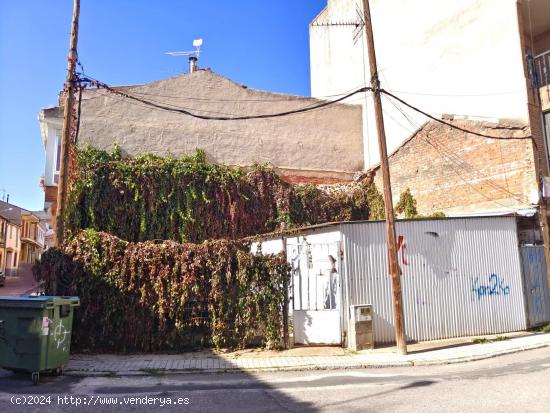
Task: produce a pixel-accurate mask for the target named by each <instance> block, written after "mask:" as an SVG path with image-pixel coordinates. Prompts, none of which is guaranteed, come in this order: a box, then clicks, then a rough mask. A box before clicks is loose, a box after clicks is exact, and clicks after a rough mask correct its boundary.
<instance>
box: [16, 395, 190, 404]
mask: <svg viewBox="0 0 550 413" xmlns="http://www.w3.org/2000/svg"><path fill="white" fill-rule="evenodd" d="M10 401H11V403H12V404H14V405H28V406H32V405H34V406H44V405H58V406H109V405H127V406H159V407H164V406H184V405H188V404H190V403H191V401H190V399H189V398H188V397H158V396H142V397H126V396H125V397H114V396H99V395H92V396H53V397H52V396H45V395H40V396H38V395H37V396H12V397H11V398H10Z"/></svg>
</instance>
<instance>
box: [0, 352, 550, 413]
mask: <svg viewBox="0 0 550 413" xmlns="http://www.w3.org/2000/svg"><path fill="white" fill-rule="evenodd" d="M549 388H550V348H548V347H546V348H543V349H538V350H531V351H525V352H522V353H516V354H511V355H507V356H501V357H496V358H492V359H487V360H482V361H478V362H471V363H464V364H454V365H444V366H426V367H403V368H381V369H363V370H334V371H307V372H279V373H262V374H251V373H226V374H184V375H166V376H160V375H151V376H126V377H85V378H84V377H67V376H65V377H44V379H43V381H42V383H41V384H40V385H39V386H38V387H34V386H32V384H31V382H30V378H29V377H28V376H27V375H20V376H14V375H12V374H11V373H7V372H4V371H2V372H1V373H0V411H3V412H35V411H40V412H74V411H82V412H84V411H98V412H130V411H132V412H133V411H138V412H149V411H163V412H280V411H287V412H304V411H310V412H332V411H339V412H423V413H425V412H426V413H429V412H461V413H465V412H476V413H481V412H499V413H506V412H514V413H516V412H548V411H550V393H549V392H548V389H549ZM70 396H73V399H72V400H71V398H70ZM29 402H32V403H33V404H32V405H29V404H28V403H29ZM25 403H26V404H25ZM37 403H38V404H37ZM175 403H178V404H177V405H175Z"/></svg>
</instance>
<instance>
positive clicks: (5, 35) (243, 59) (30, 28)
mask: <svg viewBox="0 0 550 413" xmlns="http://www.w3.org/2000/svg"><path fill="white" fill-rule="evenodd" d="M325 4H326V0H307V1H296V0H277V1H266V0H231V1H227V0H200V1H189V0H179V1H177V0H157V1H153V0H81V14H80V36H79V47H78V49H79V56H80V60H81V61H82V63H83V65H84V68H85V70H86V72H87V73H88V74H90V75H91V76H93V77H95V78H97V79H100V80H102V81H105V82H106V83H109V84H114V85H120V84H136V83H146V82H150V81H153V80H157V79H162V78H166V77H170V76H174V75H177V74H180V73H182V72H183V71H184V70H185V68H186V66H187V62H186V60H185V58H174V57H170V56H167V55H165V54H164V52H166V51H172V50H191V49H192V47H191V43H192V41H193V39H195V38H199V37H202V38H203V39H204V45H203V48H202V51H203V53H202V55H201V59H200V66H201V67H210V68H212V70H214V71H215V72H217V73H220V74H222V75H224V76H227V77H229V78H231V79H233V80H235V81H237V82H239V83H244V84H246V85H248V86H250V87H254V88H258V89H265V90H270V91H274V92H284V93H292V94H298V95H309V93H310V86H309V44H308V24H309V22H310V21H311V20H312V19H313V18H314V17H315V15H317V13H318V12H319V11H321V9H322V8H323V7H324V6H325ZM71 14H72V0H0V199H1V196H2V195H3V192H2V191H3V190H5V191H6V192H7V193H9V194H10V202H13V203H15V204H17V205H19V206H22V207H24V208H27V209H33V210H37V209H41V208H42V206H43V201H44V194H43V192H42V189H41V188H40V186H39V179H40V176H41V175H43V173H44V149H43V146H42V142H41V138H40V129H39V125H38V121H37V114H38V112H39V110H40V109H41V108H43V107H45V106H48V105H54V104H56V98H57V94H58V92H59V91H60V90H61V89H62V87H63V83H64V80H65V76H66V70H67V49H68V44H69V34H70V20H71Z"/></svg>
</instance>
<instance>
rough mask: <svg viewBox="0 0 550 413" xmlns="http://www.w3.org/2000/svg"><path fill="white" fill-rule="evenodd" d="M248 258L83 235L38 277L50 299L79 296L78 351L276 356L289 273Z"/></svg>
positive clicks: (219, 247)
mask: <svg viewBox="0 0 550 413" xmlns="http://www.w3.org/2000/svg"><path fill="white" fill-rule="evenodd" d="M249 251H250V248H249V245H248V244H247V243H243V242H240V241H230V240H217V241H206V242H204V243H202V244H178V243H176V242H174V241H164V242H161V243H155V242H152V241H147V242H143V243H128V242H126V241H124V240H121V239H119V238H117V237H114V236H112V235H109V234H106V233H102V232H96V231H93V230H86V231H81V232H79V233H78V234H77V235H76V236H75V237H74V238H73V239H71V240H70V241H68V242H67V243H66V245H65V247H64V249H63V250H60V249H57V248H53V249H50V250H48V251H46V252H45V253H44V254H43V255H42V259H41V261H40V263H38V264H37V265H36V266H35V267H34V270H33V272H34V276H35V278H36V279H37V280H38V281H44V283H45V285H46V289H47V293H48V294H57V295H77V296H79V297H80V300H81V307H80V308H78V309H77V316H76V317H75V320H74V328H73V345H74V348H75V349H76V350H78V351H83V350H89V351H97V352H100V351H117V352H134V351H139V352H147V351H177V350H184V349H188V348H197V347H203V346H214V347H230V348H243V347H246V346H248V345H252V344H254V345H265V346H267V347H278V346H280V345H281V340H282V335H283V320H282V315H283V311H282V309H283V305H284V285H285V282H286V280H288V277H289V267H288V264H287V263H286V261H285V259H284V258H283V256H282V255H277V256H275V255H265V256H264V255H262V254H261V253H258V254H252V253H250V252H249ZM54 279H55V281H56V282H55V285H56V289H55V291H54V290H53V281H54ZM285 279H286V280H285Z"/></svg>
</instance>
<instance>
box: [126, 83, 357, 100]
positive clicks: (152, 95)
mask: <svg viewBox="0 0 550 413" xmlns="http://www.w3.org/2000/svg"><path fill="white" fill-rule="evenodd" d="M364 86H365V84H363V85H360V86H356V87H354V88H352V89H349V90H347V91H345V92H342V93H336V94H333V95H321V96H313V98H314V99H323V100H324V99H326V98H334V97H340V96H344V95H346V94H348V93H350V92H353V91H355V90H357V89H360V88H362V87H364ZM136 87H139V86H136ZM258 91H259V92H260V93H264V92H263V91H261V90H258ZM131 93H132V94H133V95H140V96H151V97H159V98H169V99H175V100H189V101H200V102H208V103H228V102H229V103H243V102H245V103H246V102H259V103H273V102H288V97H287V98H280V99H259V98H258V99H213V98H201V97H192V96H181V95H166V94H158V93H148V92H140V91H137V90H133V89H132V90H131ZM265 93H270V92H265ZM297 97H302V96H297ZM305 99H311V98H308V97H306V98H305Z"/></svg>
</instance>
